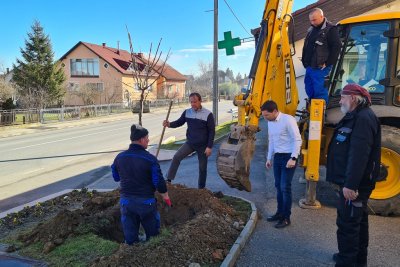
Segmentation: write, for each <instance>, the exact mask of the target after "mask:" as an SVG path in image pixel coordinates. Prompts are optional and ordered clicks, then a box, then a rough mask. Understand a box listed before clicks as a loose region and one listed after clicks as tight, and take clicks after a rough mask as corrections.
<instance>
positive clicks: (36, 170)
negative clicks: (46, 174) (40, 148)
mask: <svg viewBox="0 0 400 267" xmlns="http://www.w3.org/2000/svg"><path fill="white" fill-rule="evenodd" d="M41 170H44V168H39V169H35V170H31V171H28V172H24V174H30V173H33V172H38V171H41Z"/></svg>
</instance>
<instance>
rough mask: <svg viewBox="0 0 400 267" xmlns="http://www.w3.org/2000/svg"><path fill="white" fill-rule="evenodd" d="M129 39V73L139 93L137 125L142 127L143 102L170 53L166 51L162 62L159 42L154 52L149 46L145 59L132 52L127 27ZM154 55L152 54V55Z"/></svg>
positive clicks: (141, 55)
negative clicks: (130, 72)
mask: <svg viewBox="0 0 400 267" xmlns="http://www.w3.org/2000/svg"><path fill="white" fill-rule="evenodd" d="M126 31H127V32H128V39H129V48H130V54H131V67H130V69H131V71H132V77H133V82H134V85H133V86H136V87H137V88H136V89H137V90H139V91H140V99H139V125H142V115H143V102H144V101H145V100H146V98H147V95H148V94H149V92H150V90H149V89H150V88H152V86H153V84H157V80H158V79H159V78H160V77H161V76H162V74H163V72H164V67H165V64H166V62H167V60H168V58H169V56H170V51H171V49H170V50H169V51H168V53H167V55H166V56H165V59H164V60H162V59H161V56H162V54H163V53H162V51H161V50H160V45H161V40H162V39H160V41H159V42H158V45H157V49H156V51H155V52H153V51H152V48H153V44H152V43H151V44H150V50H149V53H148V54H147V56H146V57H145V56H144V55H143V54H142V53H139V54H136V53H134V50H133V44H132V39H131V35H130V33H129V30H128V27H126ZM153 53H154V54H153Z"/></svg>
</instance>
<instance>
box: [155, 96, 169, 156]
mask: <svg viewBox="0 0 400 267" xmlns="http://www.w3.org/2000/svg"><path fill="white" fill-rule="evenodd" d="M172 103H173V101H172V100H171V102H169V107H168V113H167V118H166V119H165V120H166V121H167V120H168V118H169V113H170V112H171V107H172ZM165 128H166V127H165V126H164V127H163V129H162V133H161V138H160V142H159V143H158V147H157V152H156V158H158V153H160V147H161V143H162V140H163V138H164V133H165Z"/></svg>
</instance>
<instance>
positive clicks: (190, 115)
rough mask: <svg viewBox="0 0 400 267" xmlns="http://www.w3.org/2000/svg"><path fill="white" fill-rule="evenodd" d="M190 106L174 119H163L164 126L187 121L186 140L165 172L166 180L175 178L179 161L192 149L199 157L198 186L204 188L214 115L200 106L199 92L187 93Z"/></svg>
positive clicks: (213, 130)
mask: <svg viewBox="0 0 400 267" xmlns="http://www.w3.org/2000/svg"><path fill="white" fill-rule="evenodd" d="M189 100H190V105H191V106H192V108H189V109H186V110H185V111H184V112H183V113H182V115H181V117H180V118H179V119H177V120H176V121H172V122H169V121H166V120H165V121H164V122H163V126H164V127H170V128H177V127H180V126H182V125H183V124H185V122H186V123H187V126H188V128H187V130H186V142H185V143H184V144H183V145H182V146H181V147H180V148H179V150H178V151H177V152H176V153H175V155H174V157H173V159H172V162H171V166H170V167H169V170H168V174H167V181H168V182H171V180H173V179H174V178H175V175H176V172H177V171H178V167H179V165H180V163H181V161H182V160H183V159H184V158H185V157H186V156H188V155H190V154H191V153H193V152H194V151H196V152H197V158H198V159H199V181H198V187H199V188H200V189H201V188H204V187H205V186H206V179H207V158H208V157H209V156H210V155H211V152H212V147H213V144H214V136H215V121H214V116H213V114H212V113H211V111H209V110H208V109H206V108H203V107H202V106H201V96H200V94H199V93H191V94H190V95H189Z"/></svg>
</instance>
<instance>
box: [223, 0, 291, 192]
mask: <svg viewBox="0 0 400 267" xmlns="http://www.w3.org/2000/svg"><path fill="white" fill-rule="evenodd" d="M292 4H293V0H269V1H267V2H266V5H265V9H264V13H263V18H262V21H261V31H260V33H259V37H258V41H257V42H256V43H257V44H256V52H255V55H254V59H253V63H252V66H251V70H250V74H249V84H248V87H247V92H246V93H242V94H240V95H237V96H235V100H234V104H235V105H236V106H238V123H237V125H234V126H232V128H231V132H230V134H229V137H228V139H227V140H226V141H225V142H224V143H222V144H221V146H220V148H219V151H218V155H217V169H218V173H219V175H220V176H221V178H222V179H223V180H224V181H225V182H226V183H227V184H228V185H229V186H230V187H233V188H237V189H239V190H246V191H249V192H250V191H251V183H250V180H249V176H250V162H251V159H252V157H253V153H254V142H255V134H256V133H257V132H258V131H259V128H258V123H259V119H260V116H261V105H262V104H263V103H264V102H265V101H267V100H274V101H275V102H276V103H277V104H278V108H279V110H280V111H282V112H284V113H287V114H291V115H295V113H296V108H297V105H298V91H297V88H296V82H295V73H294V67H293V61H292V56H293V54H292V50H291V47H290V42H289V34H288V30H289V23H291V22H293V20H292V16H291V15H290V14H291V11H292Z"/></svg>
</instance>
